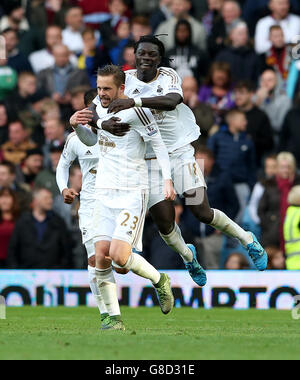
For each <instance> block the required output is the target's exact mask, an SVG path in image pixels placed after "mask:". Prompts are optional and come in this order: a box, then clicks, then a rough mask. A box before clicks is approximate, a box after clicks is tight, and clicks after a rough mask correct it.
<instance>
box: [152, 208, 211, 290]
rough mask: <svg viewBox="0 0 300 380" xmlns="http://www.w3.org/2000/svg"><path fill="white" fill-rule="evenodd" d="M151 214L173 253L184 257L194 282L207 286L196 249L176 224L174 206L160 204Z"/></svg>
mask: <svg viewBox="0 0 300 380" xmlns="http://www.w3.org/2000/svg"><path fill="white" fill-rule="evenodd" d="M150 212H151V215H152V217H153V220H154V221H155V223H156V225H157V227H158V229H159V231H160V236H161V237H162V239H163V240H164V241H165V243H166V244H167V245H168V246H169V247H170V248H171V249H173V251H175V252H177V253H178V254H179V255H180V256H181V257H182V259H183V261H184V264H185V266H186V268H187V269H188V271H189V274H190V276H191V277H192V279H193V281H194V282H195V283H196V284H197V285H198V286H201V287H203V286H205V284H206V282H207V278H206V273H205V270H204V269H203V268H202V267H201V265H200V264H199V263H198V260H197V254H196V249H195V247H194V246H193V245H191V244H186V242H185V241H184V239H183V237H182V234H181V231H180V228H179V227H178V225H177V224H176V223H175V210H174V206H173V204H172V203H171V202H166V201H163V202H160V203H158V204H156V205H155V206H153V207H152V208H151V209H150Z"/></svg>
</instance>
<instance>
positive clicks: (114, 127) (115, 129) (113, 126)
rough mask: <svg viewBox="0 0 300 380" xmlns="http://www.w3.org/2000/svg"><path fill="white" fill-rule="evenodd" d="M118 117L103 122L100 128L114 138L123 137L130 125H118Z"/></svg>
mask: <svg viewBox="0 0 300 380" xmlns="http://www.w3.org/2000/svg"><path fill="white" fill-rule="evenodd" d="M120 121H121V119H120V118H119V117H112V118H111V119H109V120H106V121H103V122H102V124H101V127H102V129H103V130H104V131H106V132H109V133H111V134H112V135H114V136H119V137H122V136H125V135H126V133H127V132H129V130H130V125H129V124H127V123H120Z"/></svg>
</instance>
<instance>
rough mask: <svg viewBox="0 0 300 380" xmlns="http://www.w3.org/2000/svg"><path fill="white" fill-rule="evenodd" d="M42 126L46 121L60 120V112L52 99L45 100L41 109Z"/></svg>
mask: <svg viewBox="0 0 300 380" xmlns="http://www.w3.org/2000/svg"><path fill="white" fill-rule="evenodd" d="M41 118H42V125H43V126H45V122H46V121H48V120H53V119H54V120H58V119H60V110H59V106H58V104H57V103H56V102H55V101H54V100H53V99H49V98H48V99H45V100H44V102H43V104H42V108H41Z"/></svg>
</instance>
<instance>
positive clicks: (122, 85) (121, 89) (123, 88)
mask: <svg viewBox="0 0 300 380" xmlns="http://www.w3.org/2000/svg"><path fill="white" fill-rule="evenodd" d="M120 91H122V92H124V91H125V84H121V87H120Z"/></svg>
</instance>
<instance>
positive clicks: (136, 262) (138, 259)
mask: <svg viewBox="0 0 300 380" xmlns="http://www.w3.org/2000/svg"><path fill="white" fill-rule="evenodd" d="M123 268H126V269H129V270H131V271H132V272H133V273H134V274H136V275H138V276H140V277H143V278H146V279H148V280H150V281H151V282H152V284H154V285H156V284H158V283H159V280H160V273H159V272H158V271H157V270H156V269H155V268H154V267H153V266H152V265H151V264H150V263H148V261H147V260H145V259H144V258H143V257H142V256H141V255H138V254H137V253H133V252H132V253H131V255H130V256H129V259H128V261H127V263H126V264H125V265H124V267H123Z"/></svg>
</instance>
